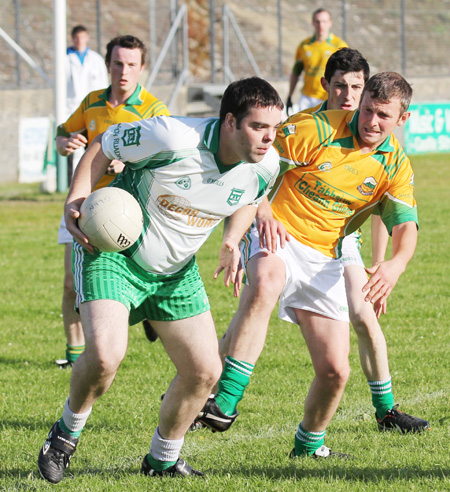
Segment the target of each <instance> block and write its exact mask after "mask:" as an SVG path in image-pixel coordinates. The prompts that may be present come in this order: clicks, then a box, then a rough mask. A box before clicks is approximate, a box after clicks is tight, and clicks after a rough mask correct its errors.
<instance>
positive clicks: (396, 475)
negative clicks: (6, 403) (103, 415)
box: [0, 455, 450, 484]
mask: <svg viewBox="0 0 450 492" xmlns="http://www.w3.org/2000/svg"><path fill="white" fill-rule="evenodd" d="M36 461H37V455H36ZM139 471H140V463H139V465H136V464H130V465H124V466H113V467H111V466H105V468H87V469H86V468H84V469H82V468H80V469H78V466H77V467H76V469H73V468H72V470H70V471H67V472H66V474H65V476H64V481H67V480H73V479H76V478H77V476H96V477H98V478H101V477H102V476H104V477H105V480H106V479H108V480H110V479H111V477H112V476H114V479H115V480H120V478H121V477H126V476H132V475H139ZM204 472H205V475H206V476H207V477H210V478H214V476H217V478H219V477H220V476H223V474H224V470H204ZM229 473H230V474H231V477H236V478H241V479H248V478H249V477H255V475H257V476H258V475H259V476H262V477H267V479H268V480H271V481H272V480H273V481H277V482H280V481H282V480H283V479H286V480H292V478H296V479H317V478H319V479H322V480H325V481H327V480H330V481H331V482H335V481H336V480H341V481H346V482H348V483H349V484H351V483H358V482H364V483H375V484H376V483H378V482H381V481H385V480H414V479H423V478H425V479H430V480H433V479H447V478H449V477H450V470H449V469H442V468H438V467H436V468H424V469H418V468H411V467H405V468H400V469H398V468H384V469H383V468H374V467H354V468H346V469H339V468H336V469H332V470H330V469H326V470H298V469H293V468H292V467H291V466H287V467H285V468H284V469H283V468H281V469H276V470H275V469H271V468H268V469H266V468H261V469H255V468H249V469H248V470H246V469H245V468H240V469H239V471H237V472H236V473H233V472H229ZM11 478H13V479H30V478H32V479H33V478H36V479H41V477H40V475H39V471H38V469H37V464H36V466H35V467H31V468H30V469H29V470H27V471H25V472H24V471H23V470H18V469H17V468H16V469H10V470H2V471H0V479H11ZM170 480H172V479H171V478H170Z"/></svg>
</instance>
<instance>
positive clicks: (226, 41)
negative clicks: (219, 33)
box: [222, 5, 262, 84]
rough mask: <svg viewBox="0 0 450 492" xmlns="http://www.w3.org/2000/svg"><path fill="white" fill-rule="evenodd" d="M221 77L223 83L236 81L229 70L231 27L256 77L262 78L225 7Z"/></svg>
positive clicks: (234, 20) (225, 6)
mask: <svg viewBox="0 0 450 492" xmlns="http://www.w3.org/2000/svg"><path fill="white" fill-rule="evenodd" d="M222 20H223V76H224V82H225V83H227V84H229V83H230V82H233V80H236V77H235V75H234V73H233V71H232V70H231V65H230V26H231V27H232V29H233V31H234V34H235V35H236V38H237V40H238V41H239V44H240V46H241V49H242V50H243V52H244V55H245V56H246V58H247V60H248V61H249V63H250V65H251V67H252V68H253V71H254V72H255V75H257V76H258V77H262V73H261V70H260V69H259V67H258V64H257V63H256V61H255V58H254V56H253V54H252V52H251V50H250V48H249V47H248V44H247V41H246V40H245V37H244V35H243V34H242V31H241V29H240V27H239V25H238V23H237V21H236V18H235V17H234V15H233V12H231V10H230V9H229V8H228V6H227V5H224V6H223V17H222Z"/></svg>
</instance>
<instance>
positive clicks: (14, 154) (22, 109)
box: [0, 77, 450, 183]
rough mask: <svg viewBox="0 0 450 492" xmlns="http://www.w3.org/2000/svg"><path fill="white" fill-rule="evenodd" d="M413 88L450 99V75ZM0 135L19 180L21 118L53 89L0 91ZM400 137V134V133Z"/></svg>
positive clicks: (45, 108)
mask: <svg viewBox="0 0 450 492" xmlns="http://www.w3.org/2000/svg"><path fill="white" fill-rule="evenodd" d="M408 81H409V82H410V83H411V84H412V86H413V89H414V97H413V102H426V101H446V100H449V92H448V87H449V84H450V77H439V78H433V79H430V78H427V77H416V78H414V77H408ZM273 85H274V86H275V88H276V89H277V90H278V92H279V93H280V96H281V97H282V99H283V100H284V101H285V100H286V96H287V93H288V82H287V81H281V82H273ZM152 92H153V93H154V94H155V95H156V96H157V97H159V98H161V99H162V100H163V101H164V100H166V99H167V98H168V97H169V95H168V94H165V91H164V88H160V89H159V90H158V88H157V87H155V88H154V91H153V90H152ZM186 93H187V91H186V90H183V91H181V94H180V98H179V99H180V100H179V101H177V102H176V103H175V107H174V108H173V109H172V112H173V114H178V115H182V114H184V113H183V111H185V108H186V107H187V102H186V101H185V99H186ZM0 108H1V112H0V135H1V140H2V159H1V160H0V182H1V183H10V182H16V181H17V180H18V168H19V144H18V131H19V122H20V119H21V118H32V117H38V116H49V115H51V114H53V93H52V91H51V89H43V90H25V91H19V90H9V91H0ZM398 137H399V138H400V139H401V134H399V135H398Z"/></svg>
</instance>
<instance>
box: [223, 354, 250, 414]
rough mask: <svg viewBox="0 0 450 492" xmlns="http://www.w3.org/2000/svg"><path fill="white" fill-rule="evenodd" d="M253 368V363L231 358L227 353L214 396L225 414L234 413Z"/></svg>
mask: <svg viewBox="0 0 450 492" xmlns="http://www.w3.org/2000/svg"><path fill="white" fill-rule="evenodd" d="M254 368H255V366H254V365H253V364H249V363H248V362H244V361H240V360H236V359H233V357H231V356H229V355H228V356H227V357H226V358H225V366H224V368H223V372H222V375H221V376H220V381H219V388H218V391H217V394H216V396H215V400H216V403H217V405H219V408H220V409H221V410H222V412H223V413H224V414H225V415H234V414H235V413H236V406H237V404H238V403H239V402H240V401H241V400H242V398H243V396H244V391H245V388H246V387H247V385H248V383H249V382H250V376H251V375H252V372H253V369H254Z"/></svg>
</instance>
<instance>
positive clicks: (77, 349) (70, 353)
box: [66, 343, 85, 363]
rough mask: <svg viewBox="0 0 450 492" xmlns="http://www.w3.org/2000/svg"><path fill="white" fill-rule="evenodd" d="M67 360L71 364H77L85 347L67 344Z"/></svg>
mask: <svg viewBox="0 0 450 492" xmlns="http://www.w3.org/2000/svg"><path fill="white" fill-rule="evenodd" d="M66 347H67V348H66V359H67V360H68V361H69V362H72V363H73V362H75V361H76V360H77V359H78V357H80V355H81V354H82V353H83V352H84V348H85V345H69V344H68V343H67V344H66Z"/></svg>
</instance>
